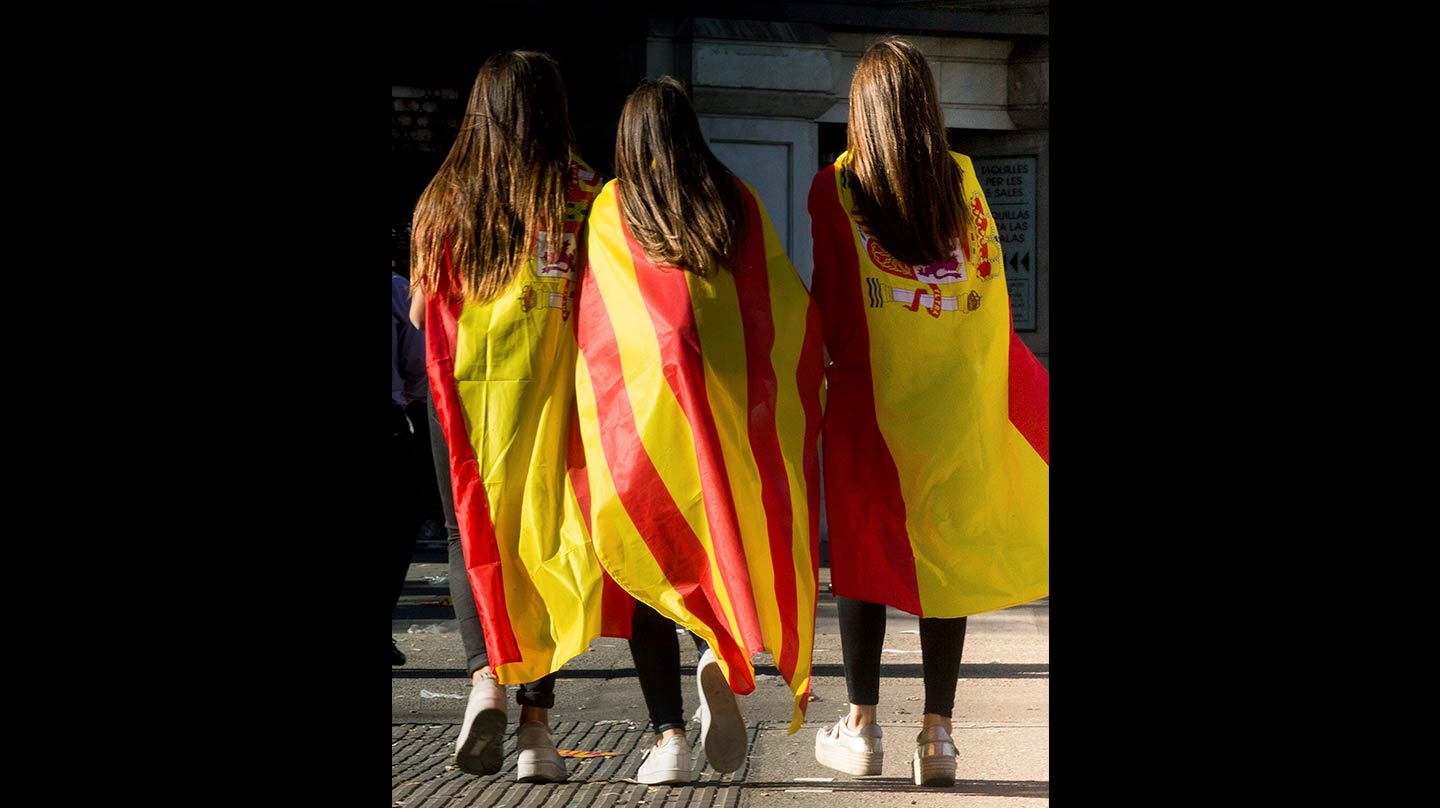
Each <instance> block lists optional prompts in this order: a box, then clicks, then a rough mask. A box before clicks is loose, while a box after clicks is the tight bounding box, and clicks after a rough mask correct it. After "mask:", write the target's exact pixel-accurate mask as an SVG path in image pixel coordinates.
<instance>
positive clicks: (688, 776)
mask: <svg viewBox="0 0 1440 808" xmlns="http://www.w3.org/2000/svg"><path fill="white" fill-rule="evenodd" d="M641 754H643V755H644V756H645V762H643V763H641V764H640V771H639V772H638V773H636V775H635V779H636V780H639V781H640V782H642V783H644V784H646V785H650V786H654V785H660V784H662V783H688V782H690V781H691V780H694V779H695V776H694V775H693V774H692V773H691V770H692V769H694V768H695V753H694V752H692V751H690V742H689V741H687V740H685V736H683V735H673V736H671V737H670V739H669V740H667V741H665V742H664V743H663V744H661V745H660V746H652V747H650V748H649V749H646V750H645V751H644V752H642V753H641Z"/></svg>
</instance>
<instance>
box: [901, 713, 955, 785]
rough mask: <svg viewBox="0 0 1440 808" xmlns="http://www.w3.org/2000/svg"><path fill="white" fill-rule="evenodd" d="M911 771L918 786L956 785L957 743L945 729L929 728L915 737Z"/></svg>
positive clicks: (938, 727)
mask: <svg viewBox="0 0 1440 808" xmlns="http://www.w3.org/2000/svg"><path fill="white" fill-rule="evenodd" d="M910 771H911V773H913V774H914V775H915V785H917V786H953V785H955V741H954V740H952V739H951V738H950V733H948V732H946V731H945V728H944V727H941V726H934V727H927V728H925V729H923V730H921V731H920V734H919V735H917V736H915V758H914V759H913V760H912V761H911V762H910Z"/></svg>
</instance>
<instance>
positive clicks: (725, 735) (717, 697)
mask: <svg viewBox="0 0 1440 808" xmlns="http://www.w3.org/2000/svg"><path fill="white" fill-rule="evenodd" d="M695 681H696V683H697V684H698V685H699V689H700V748H701V749H704V750H705V760H706V761H708V762H709V763H710V766H711V767H712V768H714V769H715V771H717V772H720V773H721V774H729V773H730V772H733V771H735V770H736V769H738V768H740V764H742V763H744V762H745V752H746V747H747V745H748V744H747V742H748V740H749V739H748V738H747V737H746V736H745V718H744V717H743V716H741V715H740V704H739V702H738V701H736V699H735V691H734V690H731V689H730V683H729V682H727V681H725V674H724V673H722V672H721V671H720V663H718V662H716V661H715V652H714V651H713V650H711V649H709V648H707V649H705V653H704V654H702V655H701V656H700V664H699V666H697V667H696V668H695Z"/></svg>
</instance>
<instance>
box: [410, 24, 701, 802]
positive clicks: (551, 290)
mask: <svg viewBox="0 0 1440 808" xmlns="http://www.w3.org/2000/svg"><path fill="white" fill-rule="evenodd" d="M602 181H603V178H602V177H600V176H599V175H598V174H597V173H596V172H595V171H593V170H592V169H591V168H590V166H588V165H587V164H586V163H585V161H584V160H582V159H581V158H580V156H579V154H578V148H577V145H576V139H575V135H574V132H573V131H572V129H571V125H570V118H569V112H568V100H567V97H566V92H565V85H564V82H563V80H562V78H561V73H560V68H559V65H558V63H557V62H556V61H555V59H554V58H553V57H551V56H550V55H548V54H546V53H542V52H538V51H527V50H517V51H503V52H500V53H496V54H494V55H493V56H491V57H490V58H489V59H487V60H486V61H485V63H484V65H482V66H481V68H480V71H479V73H478V74H477V75H476V77H475V82H474V85H473V86H472V88H471V91H470V97H469V100H468V101H467V103H466V107H465V116H464V119H463V121H462V123H461V126H460V129H459V132H458V133H457V134H456V137H455V142H454V144H453V146H452V147H451V149H450V152H449V154H448V155H447V156H446V157H445V160H444V162H443V163H442V164H441V166H440V169H439V170H438V171H437V172H436V174H435V176H434V177H433V178H432V179H431V181H430V183H429V185H428V186H427V187H426V188H425V190H424V192H423V193H422V194H421V196H420V199H419V201H418V202H417V203H416V205H415V211H414V218H413V227H412V231H413V232H412V236H411V261H410V265H411V282H412V285H413V286H414V288H415V291H414V295H413V298H412V306H411V311H410V316H411V320H412V321H413V322H414V323H415V325H416V326H417V327H420V328H423V329H424V331H425V340H426V369H427V375H428V377H429V380H430V390H431V394H432V399H433V405H434V406H433V410H434V413H435V418H436V421H437V424H438V426H433V427H432V439H433V440H434V441H435V452H436V459H437V464H438V465H439V467H440V470H439V471H438V473H437V476H439V477H440V478H441V479H443V480H445V481H446V484H445V485H443V486H442V489H443V492H444V493H445V494H447V496H446V497H445V498H444V500H443V504H444V505H445V506H446V509H447V511H449V513H447V525H446V527H447V529H448V532H449V533H450V570H451V572H450V588H451V593H452V596H453V600H454V603H455V612H456V615H455V616H456V620H457V622H458V624H459V627H460V632H461V640H462V641H463V643H464V646H465V653H466V657H467V669H468V671H469V673H470V675H471V682H472V684H473V685H474V689H473V690H472V691H471V694H470V698H469V701H468V703H467V707H466V710H465V719H464V723H463V724H462V725H461V728H460V736H459V738H458V739H456V742H455V760H456V764H457V765H458V766H459V768H460V769H462V770H463V771H466V772H469V773H472V774H481V775H488V774H495V773H496V772H498V771H499V770H500V769H501V767H502V764H503V754H502V752H503V749H502V747H503V745H504V741H505V732H506V727H507V724H508V712H507V709H506V691H505V687H504V685H506V684H517V685H519V691H518V693H517V696H516V698H517V700H518V701H519V703H520V723H519V726H518V727H517V729H516V732H515V736H516V751H517V761H516V768H515V776H516V779H517V780H519V781H521V782H560V781H563V780H565V779H566V778H567V772H566V768H565V763H564V760H563V759H562V758H561V757H560V754H559V752H558V750H557V749H556V748H555V742H554V739H553V738H552V735H551V732H550V727H549V711H550V708H551V707H553V706H554V704H555V672H556V671H558V670H559V669H560V668H561V667H562V666H563V665H564V664H565V662H566V661H568V660H570V659H572V658H574V657H575V656H576V655H578V654H582V653H584V652H585V651H587V650H588V649H589V644H590V641H591V640H592V639H594V638H595V637H597V636H611V637H628V636H629V632H630V628H629V626H630V617H631V613H632V612H633V601H632V600H631V599H630V598H629V597H628V596H626V595H625V593H624V592H623V591H621V590H620V589H619V588H618V587H616V586H615V585H614V583H613V582H608V581H607V580H606V579H605V577H604V573H603V571H602V570H601V569H600V566H599V564H598V562H597V560H596V558H595V554H594V552H593V551H592V550H591V549H590V543H589V538H588V536H587V535H585V533H584V532H583V531H582V530H580V529H579V528H578V519H577V518H576V506H575V504H574V503H575V494H574V492H573V490H572V489H571V488H570V482H569V477H568V475H567V472H566V457H567V453H568V452H569V451H570V434H571V428H572V426H573V424H572V423H571V414H572V412H573V410H574V396H575V383H574V376H575V358H576V352H577V346H576V342H575V318H574V314H575V312H574V303H575V289H576V283H577V276H578V272H579V268H580V261H581V255H580V253H579V250H580V247H581V242H580V239H581V231H582V230H583V228H584V224H585V216H586V213H587V211H588V209H589V207H590V203H591V201H592V200H593V199H594V197H595V194H596V193H597V192H598V191H599V190H600V186H601V183H602ZM450 494H453V498H452V497H451V496H448V495H450ZM452 514H453V519H452V518H451V516H452ZM472 596H473V597H472ZM472 603H473V604H474V606H473V608H472V607H471V604H472ZM672 633H673V632H672Z"/></svg>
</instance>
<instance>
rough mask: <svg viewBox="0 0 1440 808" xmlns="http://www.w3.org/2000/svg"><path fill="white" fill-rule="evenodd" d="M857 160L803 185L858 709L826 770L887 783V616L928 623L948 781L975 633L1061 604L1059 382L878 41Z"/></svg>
mask: <svg viewBox="0 0 1440 808" xmlns="http://www.w3.org/2000/svg"><path fill="white" fill-rule="evenodd" d="M849 114H850V119H849V122H848V126H847V128H846V131H847V149H846V151H845V152H843V153H842V154H841V155H840V156H839V157H837V158H836V160H835V162H834V163H833V164H831V165H830V166H827V167H826V168H824V169H822V170H821V171H820V172H819V173H818V174H817V175H816V176H815V177H814V179H813V181H812V184H811V187H810V198H809V210H810V217H811V229H812V234H813V244H814V250H815V252H814V255H815V274H814V277H813V278H812V282H811V291H812V292H813V293H814V296H815V300H816V301H817V302H818V303H819V305H820V310H821V321H822V323H823V324H824V330H825V347H826V350H827V353H828V356H829V364H828V367H827V369H826V380H827V383H828V399H827V403H828V406H827V409H826V412H825V429H824V434H823V436H822V442H823V445H824V447H825V451H824V464H825V474H824V480H825V506H826V524H827V526H828V529H829V539H830V572H831V590H832V592H833V593H834V595H835V600H836V604H837V606H838V607H839V615H840V638H841V646H842V651H843V655H844V659H845V683H846V688H847V690H848V695H849V699H850V706H849V711H848V713H847V714H846V715H844V716H842V717H841V718H840V720H839V721H837V722H836V723H835V724H834V725H833V726H830V727H827V728H825V729H823V730H821V731H820V732H819V733H818V734H817V736H816V738H815V758H816V760H817V761H818V762H819V763H821V764H822V765H824V766H827V767H829V768H831V769H835V770H837V771H841V772H845V773H847V774H853V775H875V774H880V772H881V769H882V766H883V762H884V744H883V741H884V734H883V731H882V730H881V727H880V725H879V724H878V723H877V721H876V710H877V706H878V704H879V700H880V655H881V652H882V648H883V645H884V639H885V624H886V608H887V607H893V608H896V609H900V610H903V611H905V612H909V613H910V614H914V615H917V616H918V617H919V618H920V648H921V663H922V668H923V675H924V680H925V707H924V715H923V717H922V725H921V730H920V732H919V734H918V735H917V736H916V738H915V746H914V750H913V754H912V755H911V771H912V774H913V777H914V780H915V783H916V785H920V786H951V785H954V783H955V772H956V748H955V743H954V739H953V733H954V727H953V723H952V714H953V712H954V707H955V690H956V686H957V682H958V679H959V671H960V656H961V653H962V651H963V650H964V647H965V628H966V618H967V616H968V615H972V614H977V613H980V612H986V611H991V610H994V609H1001V608H1005V607H1008V606H1014V605H1018V604H1021V603H1026V602H1029V601H1032V600H1036V599H1039V598H1042V597H1045V596H1046V595H1047V594H1048V593H1049V505H1048V499H1049V492H1050V483H1049V479H1050V478H1049V470H1050V465H1049V462H1050V450H1049V412H1050V410H1049V386H1050V377H1049V373H1048V372H1047V371H1046V370H1045V368H1044V367H1043V366H1041V365H1040V364H1039V362H1038V360H1036V358H1035V356H1034V355H1033V354H1032V353H1031V352H1030V351H1029V349H1028V348H1027V347H1026V346H1025V344H1024V343H1023V342H1021V341H1020V339H1019V337H1018V336H1017V335H1016V334H1015V331H1014V328H1013V325H1012V323H1011V316H1010V300H1009V296H1008V293H1007V289H1006V282H1005V271H1004V264H1003V262H1002V260H1001V253H1000V246H1001V245H1000V238H999V236H998V234H997V231H996V227H995V222H994V220H993V217H992V216H991V215H990V209H989V206H988V204H987V203H986V200H985V195H984V193H983V191H982V190H981V185H980V182H979V181H978V179H977V177H976V175H975V168H974V166H973V165H972V163H971V161H970V158H969V157H967V156H965V155H963V154H960V153H958V152H952V151H950V149H949V145H948V140H947V137H946V129H945V118H944V114H943V112H942V111H941V108H940V103H939V95H938V92H937V90H936V86H935V79H934V76H933V75H932V73H931V71H930V67H929V65H928V63H927V62H926V59H925V56H924V54H923V53H921V52H920V50H919V49H918V48H916V47H915V46H914V45H913V44H911V43H910V42H908V41H906V40H904V39H900V38H896V37H888V38H884V39H882V40H880V41H878V42H876V43H874V44H873V45H871V46H870V47H869V48H868V49H867V50H866V51H865V52H864V54H862V55H861V57H860V60H859V62H858V64H857V65H856V67H855V74H854V78H853V79H852V81H851V84H850V113H849Z"/></svg>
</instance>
